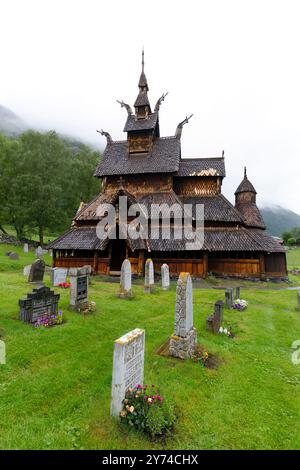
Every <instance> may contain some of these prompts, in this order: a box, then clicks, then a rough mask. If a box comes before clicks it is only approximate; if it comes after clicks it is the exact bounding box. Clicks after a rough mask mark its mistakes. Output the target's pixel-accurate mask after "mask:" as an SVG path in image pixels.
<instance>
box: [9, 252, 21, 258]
mask: <svg viewBox="0 0 300 470" xmlns="http://www.w3.org/2000/svg"><path fill="white" fill-rule="evenodd" d="M9 259H13V260H16V259H19V255H18V253H14V252H12V253H10V255H9Z"/></svg>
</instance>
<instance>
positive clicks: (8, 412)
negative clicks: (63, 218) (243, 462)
mask: <svg viewBox="0 0 300 470" xmlns="http://www.w3.org/2000/svg"><path fill="white" fill-rule="evenodd" d="M12 249H13V250H14V251H18V250H17V249H15V248H12V247H7V246H3V245H0V292H1V302H0V333H1V330H2V332H3V331H4V333H5V342H6V347H7V364H6V365H0V416H1V426H0V448H1V449H73V448H83V449H160V448H162V446H161V444H160V443H153V442H150V441H149V440H148V439H147V438H145V437H144V436H142V435H140V434H137V433H136V432H134V431H127V430H124V428H122V427H120V425H119V424H118V422H117V420H115V419H112V418H110V415H109V407H110V392H111V372H112V355H113V341H114V340H115V339H116V338H118V337H119V336H121V335H123V334H124V333H126V332H128V331H130V330H131V329H133V328H137V327H139V328H145V330H146V352H145V381H146V382H147V383H154V384H156V385H158V386H159V387H160V389H161V392H162V394H163V395H165V396H167V397H168V398H169V399H171V400H173V401H174V403H175V405H176V407H177V410H178V415H179V419H178V422H177V426H176V431H175V434H174V437H173V438H170V439H168V440H167V443H166V448H167V449H173V448H174V449H195V448H197V449H300V393H299V392H300V365H298V366H297V365H293V364H292V362H291V353H292V349H291V344H292V342H293V341H294V340H296V339H300V313H299V311H297V310H296V309H295V306H296V292H295V291H288V290H274V289H256V285H255V284H254V285H253V286H252V287H248V288H247V290H246V289H245V290H244V295H242V297H246V298H247V300H249V308H248V310H246V311H245V312H243V313H238V312H235V311H230V312H229V311H226V310H225V320H226V321H227V322H229V323H231V324H232V326H233V328H234V330H235V331H236V332H237V337H236V338H235V339H234V340H231V339H228V338H226V337H224V336H214V335H212V334H209V333H208V332H206V331H205V319H206V317H207V315H208V314H209V313H211V312H212V309H213V303H214V302H215V301H216V300H217V299H219V298H224V291H222V290H218V289H210V288H204V289H194V322H195V326H196V328H197V332H198V342H199V343H200V344H201V345H203V346H205V348H207V350H208V351H209V352H211V353H213V354H215V355H217V356H218V357H219V359H220V360H221V364H220V366H219V368H218V369H217V370H208V369H205V368H203V367H201V366H200V365H198V364H196V363H193V362H192V361H185V362H184V361H179V360H175V359H171V358H165V357H161V356H159V355H157V354H156V350H157V348H158V347H159V346H160V345H161V344H162V343H163V342H164V341H165V340H166V339H167V338H168V337H169V335H170V334H171V333H172V330H173V321H174V303H175V285H174V284H173V285H172V289H171V290H170V291H169V292H164V291H162V290H161V289H160V288H157V289H156V291H155V293H154V294H151V295H145V294H144V293H143V288H142V286H141V285H134V287H133V291H134V294H135V298H134V299H133V300H121V299H117V298H116V296H115V293H116V290H117V287H118V286H117V284H115V283H109V282H103V280H102V279H101V278H100V277H95V278H93V279H92V285H91V286H90V299H91V300H95V301H96V302H97V309H96V312H95V313H94V314H91V315H90V316H86V317H83V316H81V315H80V314H77V313H74V312H72V311H69V309H68V301H69V291H68V290H63V289H55V290H56V291H57V292H59V293H60V294H61V299H60V308H61V309H62V310H63V312H64V315H65V320H66V322H65V323H64V324H63V325H61V326H56V327H54V328H51V329H49V330H47V329H41V330H36V329H34V328H33V327H31V326H29V325H27V324H23V323H22V322H20V321H19V320H18V299H19V298H21V297H22V296H25V295H26V293H28V292H29V291H30V290H31V289H30V288H29V286H28V284H27V282H26V278H25V277H24V276H23V274H22V267H23V266H25V265H26V264H29V263H30V262H31V261H32V260H33V258H34V256H33V254H32V253H30V254H28V255H27V254H26V255H25V254H23V253H22V252H21V250H20V251H19V252H20V260H18V261H11V260H9V259H8V258H7V257H6V256H5V255H4V253H5V252H6V251H10V250H12ZM50 260H51V259H50V258H47V262H49V263H50ZM46 285H48V286H50V283H49V275H48V274H47V275H46ZM235 285H236V283H235ZM241 292H242V294H243V289H242V291H241Z"/></svg>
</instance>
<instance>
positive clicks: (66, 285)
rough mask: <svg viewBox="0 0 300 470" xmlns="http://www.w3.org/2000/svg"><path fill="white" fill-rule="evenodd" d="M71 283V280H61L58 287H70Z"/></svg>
mask: <svg viewBox="0 0 300 470" xmlns="http://www.w3.org/2000/svg"><path fill="white" fill-rule="evenodd" d="M70 285H71V284H70V283H69V282H60V283H59V284H58V287H63V288H64V289H68V287H70Z"/></svg>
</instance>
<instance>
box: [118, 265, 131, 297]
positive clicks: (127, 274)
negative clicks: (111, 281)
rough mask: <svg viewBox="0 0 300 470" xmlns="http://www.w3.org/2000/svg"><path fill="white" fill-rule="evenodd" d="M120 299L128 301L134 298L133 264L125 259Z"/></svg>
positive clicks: (122, 269)
mask: <svg viewBox="0 0 300 470" xmlns="http://www.w3.org/2000/svg"><path fill="white" fill-rule="evenodd" d="M118 297H119V298H120V299H126V298H127V299H128V298H132V297H133V294H132V290H131V264H130V261H129V259H125V260H124V261H123V263H122V267H121V278H120V289H119V292H118Z"/></svg>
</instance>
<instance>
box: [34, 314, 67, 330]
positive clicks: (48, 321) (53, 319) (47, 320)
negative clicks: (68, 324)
mask: <svg viewBox="0 0 300 470" xmlns="http://www.w3.org/2000/svg"><path fill="white" fill-rule="evenodd" d="M62 322H63V314H62V311H61V310H60V311H59V312H58V313H56V314H55V313H48V312H45V313H44V314H43V315H40V316H39V317H38V319H37V321H36V322H35V323H34V327H35V328H39V327H41V326H45V327H46V328H48V327H49V326H54V325H61V324H62Z"/></svg>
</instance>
